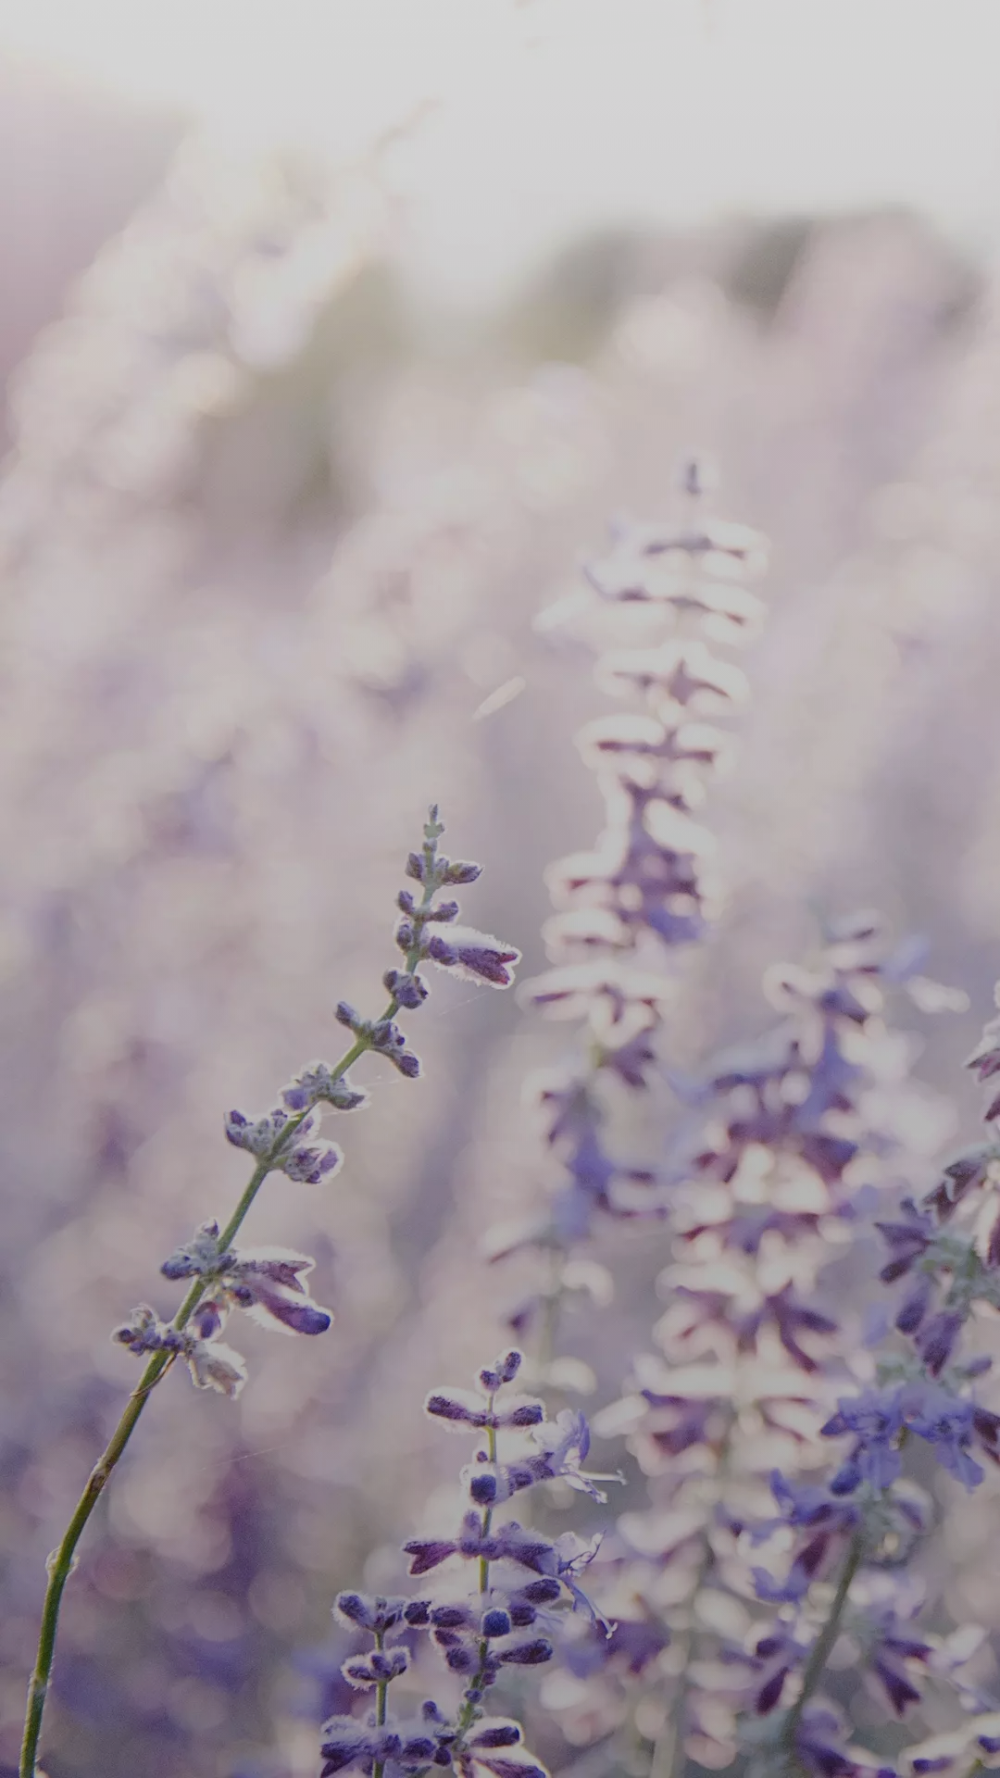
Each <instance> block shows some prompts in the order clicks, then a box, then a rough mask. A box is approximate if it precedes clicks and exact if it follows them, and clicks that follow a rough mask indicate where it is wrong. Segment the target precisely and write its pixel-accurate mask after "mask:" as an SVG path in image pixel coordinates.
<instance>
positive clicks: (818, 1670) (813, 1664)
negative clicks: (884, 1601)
mask: <svg viewBox="0 0 1000 1778" xmlns="http://www.w3.org/2000/svg"><path fill="white" fill-rule="evenodd" d="M863 1554H864V1539H863V1537H862V1535H861V1532H860V1531H859V1532H857V1533H856V1534H855V1536H854V1537H853V1538H852V1540H851V1543H850V1546H849V1548H848V1551H847V1555H846V1556H845V1558H844V1566H843V1568H842V1569H841V1571H840V1579H839V1580H838V1582H837V1590H836V1592H835V1593H834V1595H833V1601H832V1603H831V1606H830V1614H829V1616H828V1618H827V1620H826V1623H825V1624H824V1625H823V1628H822V1630H821V1631H820V1633H819V1635H818V1636H817V1638H816V1641H815V1642H814V1644H813V1650H812V1654H811V1655H810V1656H809V1660H808V1662H807V1663H806V1670H805V1672H804V1674H803V1675H802V1690H801V1691H800V1693H799V1695H798V1697H797V1698H796V1700H795V1703H794V1704H793V1705H792V1708H791V1710H790V1711H789V1712H788V1715H787V1717H786V1719H785V1726H784V1729H783V1730H782V1735H781V1744H782V1746H783V1748H784V1749H785V1752H786V1753H787V1754H788V1755H789V1756H790V1757H791V1759H792V1761H793V1762H794V1763H795V1764H796V1765H797V1764H798V1759H797V1755H796V1751H795V1743H796V1740H797V1738H798V1732H799V1724H800V1723H801V1721H802V1714H803V1711H804V1710H805V1707H806V1705H807V1704H808V1702H809V1700H810V1698H811V1697H812V1695H813V1693H814V1691H815V1690H816V1687H817V1686H818V1685H819V1683H820V1680H821V1679H822V1677H823V1674H824V1671H825V1669H826V1663H827V1661H828V1660H829V1658H830V1653H831V1651H832V1649H833V1645H834V1643H835V1642H836V1640H837V1637H838V1635H839V1633H840V1620H841V1618H842V1617H843V1615H844V1606H845V1605H846V1604H847V1595H848V1593H849V1592H850V1590H851V1582H852V1581H853V1579H854V1576H855V1575H856V1574H857V1572H858V1569H859V1567H860V1566H861V1558H862V1556H863Z"/></svg>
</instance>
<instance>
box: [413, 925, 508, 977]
mask: <svg viewBox="0 0 1000 1778" xmlns="http://www.w3.org/2000/svg"><path fill="white" fill-rule="evenodd" d="M424 955H425V956H426V957H429V958H430V961H431V962H432V963H437V964H438V965H439V967H440V968H442V969H453V970H454V971H455V973H456V975H460V976H461V977H462V978H463V980H465V981H470V982H485V983H486V984H487V985H488V986H489V987H491V988H509V987H510V985H511V983H512V981H513V980H514V977H513V974H512V973H511V970H512V967H513V966H514V965H516V964H517V963H519V962H520V961H521V953H520V951H518V950H516V949H515V948H514V946H513V945H507V944H504V943H503V941H502V940H501V939H499V938H493V937H492V936H491V935H490V934H489V933H488V932H475V931H473V929H472V928H471V927H464V926H462V927H460V926H452V927H450V928H449V931H448V937H447V938H446V939H445V938H443V937H441V935H440V934H439V933H433V934H432V935H431V937H430V938H429V939H427V941H426V944H425V947H424Z"/></svg>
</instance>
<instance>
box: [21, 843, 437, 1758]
mask: <svg viewBox="0 0 1000 1778" xmlns="http://www.w3.org/2000/svg"><path fill="white" fill-rule="evenodd" d="M426 850H427V848H425V851H426ZM436 890H437V882H436V880H435V879H434V878H433V876H432V875H431V873H428V880H427V882H425V884H424V894H423V899H422V902H421V905H420V909H419V913H424V912H426V910H427V909H428V908H429V907H430V905H431V902H432V900H433V897H434V895H435V893H436ZM421 932H422V926H421V922H420V920H419V917H418V919H417V942H416V943H415V944H414V945H413V946H412V948H411V949H410V950H409V951H408V952H407V956H406V965H405V967H406V973H407V974H408V975H412V973H413V971H414V970H415V969H416V967H417V965H418V963H419V962H420V960H421V955H422V944H421ZM398 1011H399V1001H398V1000H397V999H396V998H395V996H393V997H392V999H390V1001H389V1004H388V1006H387V1007H386V1009H385V1011H384V1012H383V1013H382V1015H381V1018H380V1020H379V1021H378V1023H380V1024H381V1023H384V1022H385V1021H386V1020H388V1019H394V1018H395V1016H396V1014H397V1013H398ZM371 1047H372V1045H371V1041H370V1040H369V1039H368V1038H365V1037H358V1038H356V1040H355V1042H354V1043H352V1045H351V1047H350V1049H348V1050H347V1051H345V1053H344V1055H343V1056H341V1058H340V1061H339V1062H337V1063H336V1065H335V1066H334V1067H333V1068H331V1070H330V1073H331V1076H332V1078H333V1079H334V1080H340V1079H341V1077H342V1076H343V1075H345V1074H346V1073H347V1070H348V1069H349V1068H351V1067H352V1066H353V1064H354V1063H355V1062H356V1061H357V1060H358V1058H359V1057H360V1056H362V1055H363V1054H364V1053H365V1051H366V1050H368V1049H371ZM308 1115H309V1111H308V1108H307V1109H306V1110H304V1111H300V1112H296V1113H295V1115H294V1116H292V1117H290V1118H289V1120H288V1122H287V1123H286V1124H285V1126H284V1128H283V1129H282V1131H281V1134H280V1135H279V1136H278V1138H277V1140H276V1141H275V1142H274V1144H273V1145H272V1147H271V1148H270V1149H269V1150H268V1152H267V1154H266V1155H263V1156H262V1157H261V1159H260V1160H259V1161H258V1163H257V1165H256V1167H255V1168H254V1170H253V1173H252V1174H251V1176H250V1179H249V1181H248V1183H247V1186H246V1189H245V1191H244V1192H243V1195H242V1197H241V1198H240V1201H239V1203H238V1204H237V1206H236V1208H235V1210H234V1211H233V1214H232V1216H231V1217H230V1218H229V1221H228V1222H227V1224H226V1226H225V1228H224V1229H223V1231H222V1233H221V1235H220V1236H219V1252H220V1253H225V1252H226V1251H227V1249H228V1248H229V1247H230V1246H231V1245H232V1243H233V1241H234V1240H235V1238H236V1236H237V1234H238V1233H239V1231H240V1229H241V1228H242V1226H243V1223H244V1221H245V1219H246V1217H247V1214H248V1212H249V1210H250V1208H251V1205H252V1204H253V1201H254V1199H255V1198H256V1196H257V1193H258V1192H259V1191H260V1188H261V1186H262V1185H263V1183H264V1181H265V1179H266V1178H267V1176H268V1174H269V1173H272V1172H274V1170H275V1168H276V1167H277V1166H278V1165H279V1163H280V1159H281V1154H282V1151H283V1150H284V1149H285V1147H286V1145H287V1144H288V1142H289V1140H290V1139H291V1137H292V1136H294V1134H295V1132H296V1130H297V1129H298V1128H299V1126H300V1124H302V1122H303V1121H304V1119H305V1118H306V1117H307V1116H308ZM210 1288H211V1280H210V1279H205V1278H196V1279H195V1280H194V1282H193V1283H192V1285H191V1288H190V1289H189V1291H188V1293H187V1295H186V1296H185V1298H184V1301H183V1302H182V1303H181V1306H180V1308H179V1309H178V1311H177V1313H176V1315H175V1316H174V1319H173V1321H172V1323H171V1326H172V1328H173V1329H174V1331H175V1332H176V1333H181V1332H183V1330H184V1328H185V1327H186V1326H187V1324H188V1322H189V1321H190V1319H191V1317H192V1315H193V1314H194V1312H195V1310H196V1309H197V1307H198V1304H199V1303H200V1302H201V1299H202V1297H203V1296H204V1294H205V1292H206V1290H208V1289H210ZM175 1357H176V1353H172V1352H154V1353H153V1355H152V1357H151V1358H150V1360H149V1363H148V1364H147V1365H146V1368H145V1370H144V1371H143V1373H142V1377H141V1379H140V1381H139V1383H138V1385H137V1386H136V1388H135V1389H133V1391H132V1393H131V1395H130V1396H129V1398H128V1404H127V1406H126V1408H125V1412H124V1413H123V1414H122V1417H121V1419H120V1420H119V1422H118V1425H117V1426H116V1427H115V1430H114V1432H113V1433H112V1435H111V1438H110V1440H109V1441H108V1445H107V1447H106V1449H105V1451H104V1453H103V1455H102V1456H101V1457H100V1459H99V1460H98V1462H97V1463H96V1464H95V1466H94V1468H93V1469H92V1470H91V1472H90V1475H89V1476H88V1478H87V1483H86V1486H85V1488H84V1490H83V1493H82V1494H81V1496H80V1499H79V1501H78V1502H77V1505H76V1509H75V1511H74V1513H73V1517H72V1518H71V1519H70V1522H69V1524H68V1526H67V1527H66V1531H65V1534H64V1536H63V1539H62V1542H61V1543H60V1545H59V1547H58V1549H56V1550H54V1551H53V1552H52V1555H51V1556H50V1557H49V1559H48V1563H47V1567H48V1572H49V1581H48V1586H47V1587H46V1591H45V1603H44V1605H43V1607H42V1621H41V1628H40V1631H39V1638H38V1653H37V1655H36V1658H35V1670H34V1672H33V1674H32V1676H31V1681H30V1684H29V1687H28V1702H27V1710H26V1713H25V1721H24V1739H23V1741H22V1744H21V1763H20V1766H19V1774H20V1778H36V1761H37V1758H38V1742H39V1737H40V1735H41V1729H42V1716H43V1714H44V1711H45V1701H46V1697H47V1694H48V1689H49V1680H50V1676H51V1673H52V1662H53V1658H54V1655H55V1646H56V1635H57V1633H58V1628H59V1610H60V1606H61V1605H62V1596H63V1592H64V1590H65V1587H66V1582H67V1580H68V1579H69V1577H70V1575H71V1573H72V1571H73V1568H74V1566H75V1563H76V1549H77V1545H78V1544H79V1542H80V1538H81V1537H82V1536H83V1533H84V1530H85V1529H86V1526H87V1522H88V1520H89V1518H90V1516H91V1513H92V1512H93V1510H94V1508H95V1506H96V1505H97V1502H98V1500H99V1499H100V1496H101V1493H102V1491H103V1489H104V1487H105V1486H106V1484H107V1482H108V1479H109V1477H110V1475H111V1472H112V1470H113V1469H114V1468H115V1465H116V1464H117V1463H118V1460H119V1458H120V1457H121V1456H122V1454H123V1452H124V1450H125V1447H126V1445H127V1444H128V1441H129V1439H130V1438H131V1437H132V1434H133V1432H134V1431H135V1428H136V1425H137V1423H138V1420H139V1416H140V1415H141V1413H142V1411H143V1409H144V1408H145V1406H146V1403H147V1401H148V1400H149V1397H150V1395H151V1394H152V1391H153V1390H154V1389H155V1387H156V1385H157V1384H158V1383H159V1382H160V1381H161V1380H162V1378H163V1377H164V1376H165V1375H166V1373H167V1371H168V1370H169V1369H170V1366H171V1364H172V1363H173V1360H174V1358H175Z"/></svg>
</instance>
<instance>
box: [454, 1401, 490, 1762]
mask: <svg viewBox="0 0 1000 1778" xmlns="http://www.w3.org/2000/svg"><path fill="white" fill-rule="evenodd" d="M494 1400H495V1397H494V1396H492V1395H491V1396H490V1398H489V1402H488V1410H489V1413H490V1414H491V1415H492V1413H493V1402H494ZM486 1450H487V1454H488V1456H489V1460H490V1462H491V1463H495V1462H496V1460H497V1433H496V1427H495V1426H488V1427H487V1428H486ZM492 1524H493V1508H492V1507H489V1506H486V1507H484V1508H483V1520H482V1535H483V1536H484V1537H489V1534H490V1528H491V1526H492ZM489 1590H490V1565H489V1561H488V1560H487V1558H486V1557H485V1556H480V1558H479V1596H480V1598H483V1597H484V1596H485V1594H487V1593H488V1592H489ZM488 1652H489V1643H488V1641H487V1640H486V1638H485V1637H484V1638H483V1640H482V1642H481V1643H480V1644H479V1671H478V1673H477V1674H476V1677H475V1679H474V1680H473V1681H472V1685H471V1686H470V1688H469V1689H470V1690H472V1691H474V1690H475V1689H476V1688H477V1686H478V1685H479V1682H480V1680H481V1679H482V1677H483V1674H484V1672H485V1670H486V1656H487V1654H488ZM475 1711H476V1706H475V1704H474V1703H473V1702H472V1700H471V1699H469V1698H466V1700H465V1703H464V1704H463V1706H462V1711H461V1715H460V1716H459V1719H458V1741H457V1742H456V1744H455V1745H456V1747H458V1748H461V1746H462V1743H463V1741H464V1739H465V1736H466V1735H467V1734H468V1732H469V1730H470V1728H471V1727H472V1723H473V1719H474V1717H475Z"/></svg>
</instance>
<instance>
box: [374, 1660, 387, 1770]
mask: <svg viewBox="0 0 1000 1778" xmlns="http://www.w3.org/2000/svg"><path fill="white" fill-rule="evenodd" d="M375 1647H376V1648H377V1649H378V1650H379V1651H381V1650H382V1649H383V1648H384V1647H385V1633H384V1631H382V1630H376V1632H375ZM388 1690H389V1682H388V1680H387V1679H380V1680H379V1682H378V1684H377V1686H376V1687H375V1727H376V1728H378V1729H384V1728H385V1714H386V1706H385V1699H386V1693H387V1692H388ZM384 1771H385V1760H382V1759H380V1760H376V1762H375V1768H374V1771H373V1773H372V1778H382V1774H383V1772H384Z"/></svg>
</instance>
